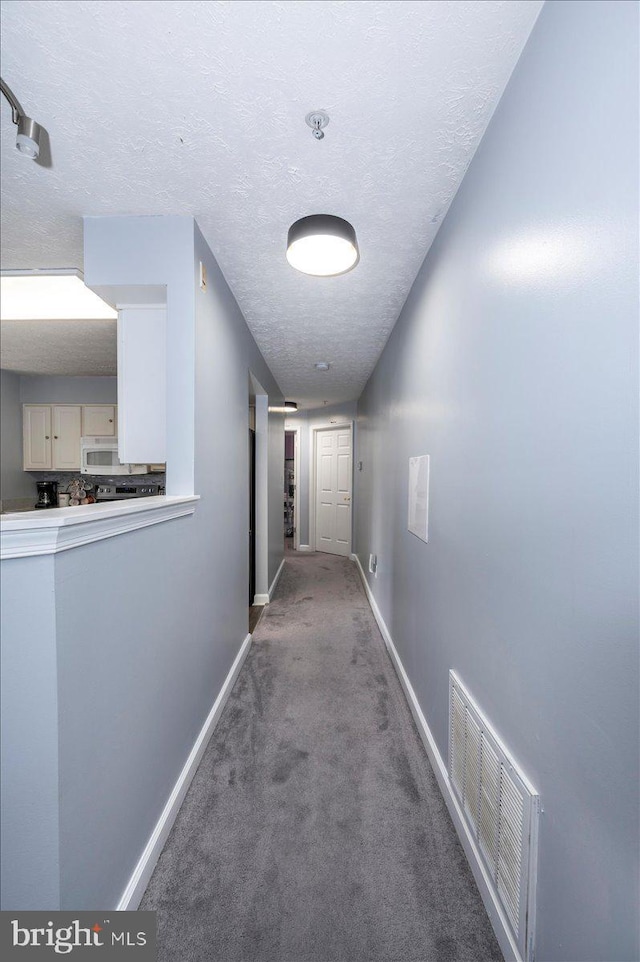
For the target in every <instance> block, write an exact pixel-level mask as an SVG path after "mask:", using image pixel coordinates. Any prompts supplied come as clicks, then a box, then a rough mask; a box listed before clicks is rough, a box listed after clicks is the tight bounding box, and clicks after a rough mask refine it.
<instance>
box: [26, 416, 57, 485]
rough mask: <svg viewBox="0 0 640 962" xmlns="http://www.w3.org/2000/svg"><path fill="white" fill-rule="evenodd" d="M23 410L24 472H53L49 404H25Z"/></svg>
mask: <svg viewBox="0 0 640 962" xmlns="http://www.w3.org/2000/svg"><path fill="white" fill-rule="evenodd" d="M23 410H24V415H23V418H22V440H23V467H24V470H25V471H49V470H51V408H50V407H49V405H48V404H25V405H24V409H23Z"/></svg>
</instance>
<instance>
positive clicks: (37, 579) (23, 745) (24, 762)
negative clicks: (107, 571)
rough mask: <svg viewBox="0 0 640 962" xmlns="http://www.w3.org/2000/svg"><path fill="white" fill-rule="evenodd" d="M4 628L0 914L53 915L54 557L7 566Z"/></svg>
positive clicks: (0, 617)
mask: <svg viewBox="0 0 640 962" xmlns="http://www.w3.org/2000/svg"><path fill="white" fill-rule="evenodd" d="M84 577H85V578H86V572H85V575H84ZM0 623H1V625H2V646H0V686H1V691H0V713H1V716H0V738H1V746H2V750H1V758H2V778H0V792H1V803H0V817H1V830H0V836H1V838H2V862H1V875H2V884H1V885H0V893H1V896H2V908H3V909H24V910H29V909H44V908H55V907H56V906H57V905H58V904H59V897H60V860H59V841H58V816H59V808H58V726H57V712H58V691H57V663H56V632H55V596H54V562H53V557H51V556H49V557H35V558H20V559H12V560H9V561H8V560H5V561H3V562H2V564H1V565H0Z"/></svg>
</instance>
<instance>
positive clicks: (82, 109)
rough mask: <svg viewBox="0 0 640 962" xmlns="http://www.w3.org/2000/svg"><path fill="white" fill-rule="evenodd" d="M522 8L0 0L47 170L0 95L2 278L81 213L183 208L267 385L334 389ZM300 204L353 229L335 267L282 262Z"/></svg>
mask: <svg viewBox="0 0 640 962" xmlns="http://www.w3.org/2000/svg"><path fill="white" fill-rule="evenodd" d="M541 6H542V0H469V2H467V0H435V2H433V0H422V2H414V0H391V2H388V0H387V2H376V0H369V2H366V3H361V2H354V0H346V2H339V0H335V2H334V0H327V2H324V0H307V2H292V0H257V2H253V0H234V2H210V0H204V2H201V0H191V2H177V0H176V2H161V0H152V2H147V0H137V2H123V0H108V2H103V0H98V2H92V0H74V2H68V0H61V2H60V0H58V2H51V0H35V2H34V0H17V2H16V0H3V4H2V65H3V66H2V72H3V76H4V78H5V80H6V81H7V82H8V83H9V85H10V87H12V89H13V90H14V92H15V93H16V95H17V96H18V98H19V99H20V100H21V101H22V103H23V106H24V108H25V110H26V112H27V113H28V114H30V115H32V116H33V117H34V118H35V119H37V120H38V121H39V122H40V123H42V124H43V125H44V126H45V127H46V128H47V130H48V132H49V135H50V140H51V155H52V166H51V167H48V168H47V167H44V166H39V165H38V164H34V163H32V162H28V161H26V160H25V159H24V158H23V157H21V156H20V155H19V154H18V152H17V151H16V150H15V148H14V130H15V128H14V127H13V126H12V125H11V123H10V111H9V108H8V106H7V104H6V103H5V102H4V100H3V102H2V128H1V129H2V140H3V144H2V154H1V160H2V266H3V267H5V268H27V267H82V223H81V217H82V216H83V215H85V214H93V215H99V214H167V213H183V214H184V213H189V214H193V215H194V216H195V217H196V218H197V220H198V223H199V225H200V228H201V229H202V231H203V233H204V235H205V237H206V238H207V240H208V242H209V244H210V246H211V248H212V250H213V252H214V254H215V255H216V257H217V258H218V261H219V263H220V266H221V268H222V270H223V272H224V274H225V277H226V278H227V280H228V282H229V284H230V286H231V288H232V289H233V291H234V293H235V295H236V298H237V299H238V302H239V304H240V307H241V309H242V311H243V313H244V315H245V317H246V319H247V322H248V324H249V327H250V328H251V330H252V332H253V334H254V336H255V338H256V340H257V342H258V345H259V346H260V348H261V350H262V352H263V354H264V356H265V359H266V360H267V363H268V364H269V366H270V367H271V369H272V371H273V373H274V375H275V376H276V379H277V380H278V382H279V384H280V386H281V388H282V389H283V391H284V393H285V395H286V396H287V397H291V398H293V399H297V400H299V401H302V402H306V403H305V406H308V405H310V404H313V403H316V402H322V400H324V399H328V400H330V401H338V400H344V399H349V398H355V397H357V396H358V395H359V393H360V391H361V390H362V388H363V387H364V384H365V383H366V380H367V378H368V376H369V374H370V372H371V370H372V368H373V366H374V364H375V362H376V360H377V358H378V356H379V354H380V352H381V350H382V347H383V346H384V343H385V341H386V339H387V337H388V335H389V333H390V331H391V328H392V327H393V325H394V323H395V321H396V319H397V317H398V314H399V312H400V309H401V308H402V305H403V303H404V301H405V298H406V296H407V294H408V292H409V289H410V287H411V284H412V282H413V280H414V278H415V275H416V273H417V271H418V268H419V267H420V264H421V263H422V260H423V258H424V256H425V254H426V252H427V250H428V248H429V246H430V244H431V242H432V240H433V238H434V236H435V233H436V231H437V229H438V225H439V223H440V222H441V220H442V217H443V215H444V213H446V210H447V208H448V205H449V204H450V202H451V200H452V198H453V196H454V194H455V192H456V190H457V188H458V186H459V184H460V181H461V179H462V177H463V176H464V172H465V170H466V168H467V166H468V164H469V161H470V159H471V157H472V156H473V153H474V151H475V149H476V147H477V145H478V143H479V140H480V138H481V136H482V134H483V132H484V130H485V128H486V126H487V123H488V121H489V119H490V117H491V114H492V112H493V110H494V108H495V106H496V104H497V101H498V99H499V97H500V95H501V93H502V91H503V89H504V87H505V85H506V83H507V81H508V79H509V76H510V74H511V71H512V70H513V67H514V65H515V63H516V61H517V59H518V57H519V55H520V53H521V51H522V48H523V46H524V44H525V42H526V40H527V37H528V35H529V33H530V31H531V28H532V26H533V23H534V21H535V19H536V17H537V15H538V13H539V10H540V8H541ZM320 108H321V109H324V110H326V111H328V113H329V115H330V118H331V119H330V123H329V126H328V127H327V129H326V136H325V139H324V140H322V141H316V140H315V139H314V138H313V136H312V134H311V131H310V130H309V128H308V127H307V126H306V125H305V122H304V118H305V114H307V113H308V111H310V110H313V109H320ZM310 213H333V214H338V215H340V216H341V217H345V218H346V219H347V220H350V221H351V223H353V225H354V226H355V228H356V231H357V234H358V240H359V244H360V251H361V260H360V263H359V265H358V267H357V268H356V269H355V270H354V271H353V272H351V273H350V274H346V275H344V276H342V277H337V278H329V279H327V278H312V277H307V276H305V275H302V274H299V273H297V272H295V271H294V270H293V269H292V268H291V267H289V265H288V264H287V262H286V260H285V255H284V248H285V242H286V235H287V230H288V227H289V225H290V224H291V223H292V222H293V221H294V220H296V219H297V218H299V217H301V216H304V215H305V214H310ZM318 360H327V361H330V362H331V365H332V366H331V370H330V371H329V372H328V373H326V374H318V373H316V372H315V371H314V369H313V362H314V361H318Z"/></svg>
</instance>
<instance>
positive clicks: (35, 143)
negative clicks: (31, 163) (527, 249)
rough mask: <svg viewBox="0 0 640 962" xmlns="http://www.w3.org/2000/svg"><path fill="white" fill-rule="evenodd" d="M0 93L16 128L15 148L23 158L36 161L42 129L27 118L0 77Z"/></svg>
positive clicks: (18, 102) (16, 99)
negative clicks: (7, 105)
mask: <svg viewBox="0 0 640 962" xmlns="http://www.w3.org/2000/svg"><path fill="white" fill-rule="evenodd" d="M0 91H2V94H3V95H4V97H5V99H6V100H7V102H8V104H9V106H10V107H11V120H12V121H13V123H14V124H15V125H16V127H17V128H18V133H17V136H16V148H17V149H18V150H19V151H20V153H21V154H24V155H25V157H31V159H32V160H37V159H38V155H39V153H40V137H41V135H42V127H41V126H40V124H37V123H36V122H35V120H32V119H31V117H27V115H26V114H25V112H24V110H23V109H22V106H21V104H20V101H19V100H18V98H17V97H16V96H15V94H14V93H13V92H12V91H11V88H10V87H8V86H7V84H6V83H5V82H4V80H2V78H1V77H0Z"/></svg>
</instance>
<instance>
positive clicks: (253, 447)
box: [245, 372, 269, 634]
mask: <svg viewBox="0 0 640 962" xmlns="http://www.w3.org/2000/svg"><path fill="white" fill-rule="evenodd" d="M245 437H246V439H247V440H246V444H247V488H246V491H247V514H246V519H247V562H248V565H247V591H248V595H249V598H248V609H249V612H248V617H249V633H250V634H253V631H254V628H255V626H256V624H257V622H258V618H259V617H260V615H261V614H262V610H263V607H264V605H266V604H267V603H268V601H269V594H268V592H269V585H268V580H267V579H268V561H269V558H268V553H269V527H268V488H269V482H268V447H269V399H268V397H267V393H266V391H265V390H264V388H263V387H262V385H261V384H260V382H259V381H257V380H256V378H255V377H254V376H253V374H252V373H251V372H249V397H248V424H247V433H246V435H245Z"/></svg>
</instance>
